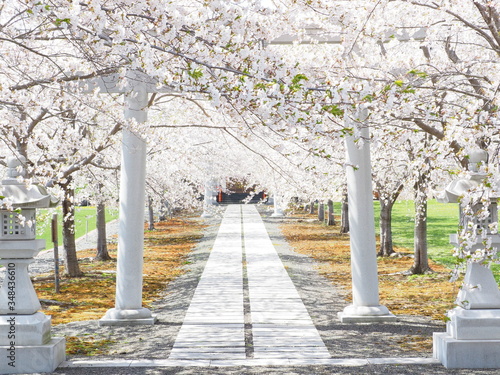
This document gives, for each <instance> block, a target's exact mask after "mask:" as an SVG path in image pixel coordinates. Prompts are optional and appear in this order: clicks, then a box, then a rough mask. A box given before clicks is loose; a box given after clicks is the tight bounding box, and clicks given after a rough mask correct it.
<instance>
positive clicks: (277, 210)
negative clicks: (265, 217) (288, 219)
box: [271, 189, 284, 217]
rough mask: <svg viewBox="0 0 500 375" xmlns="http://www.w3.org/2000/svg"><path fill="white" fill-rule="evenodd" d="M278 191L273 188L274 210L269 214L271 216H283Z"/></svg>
mask: <svg viewBox="0 0 500 375" xmlns="http://www.w3.org/2000/svg"><path fill="white" fill-rule="evenodd" d="M278 195H279V194H278V191H277V190H276V189H274V194H273V205H274V212H273V213H272V214H271V217H283V216H284V214H283V209H282V208H281V200H280V199H279V197H278Z"/></svg>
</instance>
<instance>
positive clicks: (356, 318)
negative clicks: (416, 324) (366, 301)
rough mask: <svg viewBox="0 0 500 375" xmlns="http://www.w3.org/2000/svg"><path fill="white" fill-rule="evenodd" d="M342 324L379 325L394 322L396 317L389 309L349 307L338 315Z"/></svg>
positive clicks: (381, 307)
mask: <svg viewBox="0 0 500 375" xmlns="http://www.w3.org/2000/svg"><path fill="white" fill-rule="evenodd" d="M337 316H338V318H339V319H340V322H341V323H377V322H380V323H382V322H394V321H396V320H397V317H396V315H394V314H392V313H390V312H389V310H388V309H387V307H385V306H382V305H379V306H354V305H349V306H347V307H346V308H345V309H344V311H341V312H339V313H338V314H337Z"/></svg>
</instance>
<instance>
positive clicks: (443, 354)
mask: <svg viewBox="0 0 500 375" xmlns="http://www.w3.org/2000/svg"><path fill="white" fill-rule="evenodd" d="M448 317H449V318H450V321H449V322H448V323H447V324H446V332H435V333H434V336H433V354H434V358H436V359H438V360H439V361H440V362H441V363H442V364H443V366H444V367H446V368H500V355H499V354H500V309H478V310H466V309H463V308H461V307H456V308H454V309H453V310H450V311H449V312H448Z"/></svg>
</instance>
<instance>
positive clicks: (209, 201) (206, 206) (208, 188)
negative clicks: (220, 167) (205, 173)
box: [201, 180, 213, 218]
mask: <svg viewBox="0 0 500 375" xmlns="http://www.w3.org/2000/svg"><path fill="white" fill-rule="evenodd" d="M212 197H213V182H212V180H207V181H205V194H204V196H203V213H202V214H201V217H205V218H209V217H212V213H211V212H210V211H212V206H213V198H212Z"/></svg>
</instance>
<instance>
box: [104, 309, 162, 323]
mask: <svg viewBox="0 0 500 375" xmlns="http://www.w3.org/2000/svg"><path fill="white" fill-rule="evenodd" d="M157 320H158V319H157V318H156V316H155V315H152V314H151V311H149V310H148V309H146V308H140V309H130V310H120V309H116V308H114V309H109V310H108V311H107V312H106V315H104V316H103V317H102V318H101V319H100V320H99V326H137V325H153V324H155V323H156V321H157Z"/></svg>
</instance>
